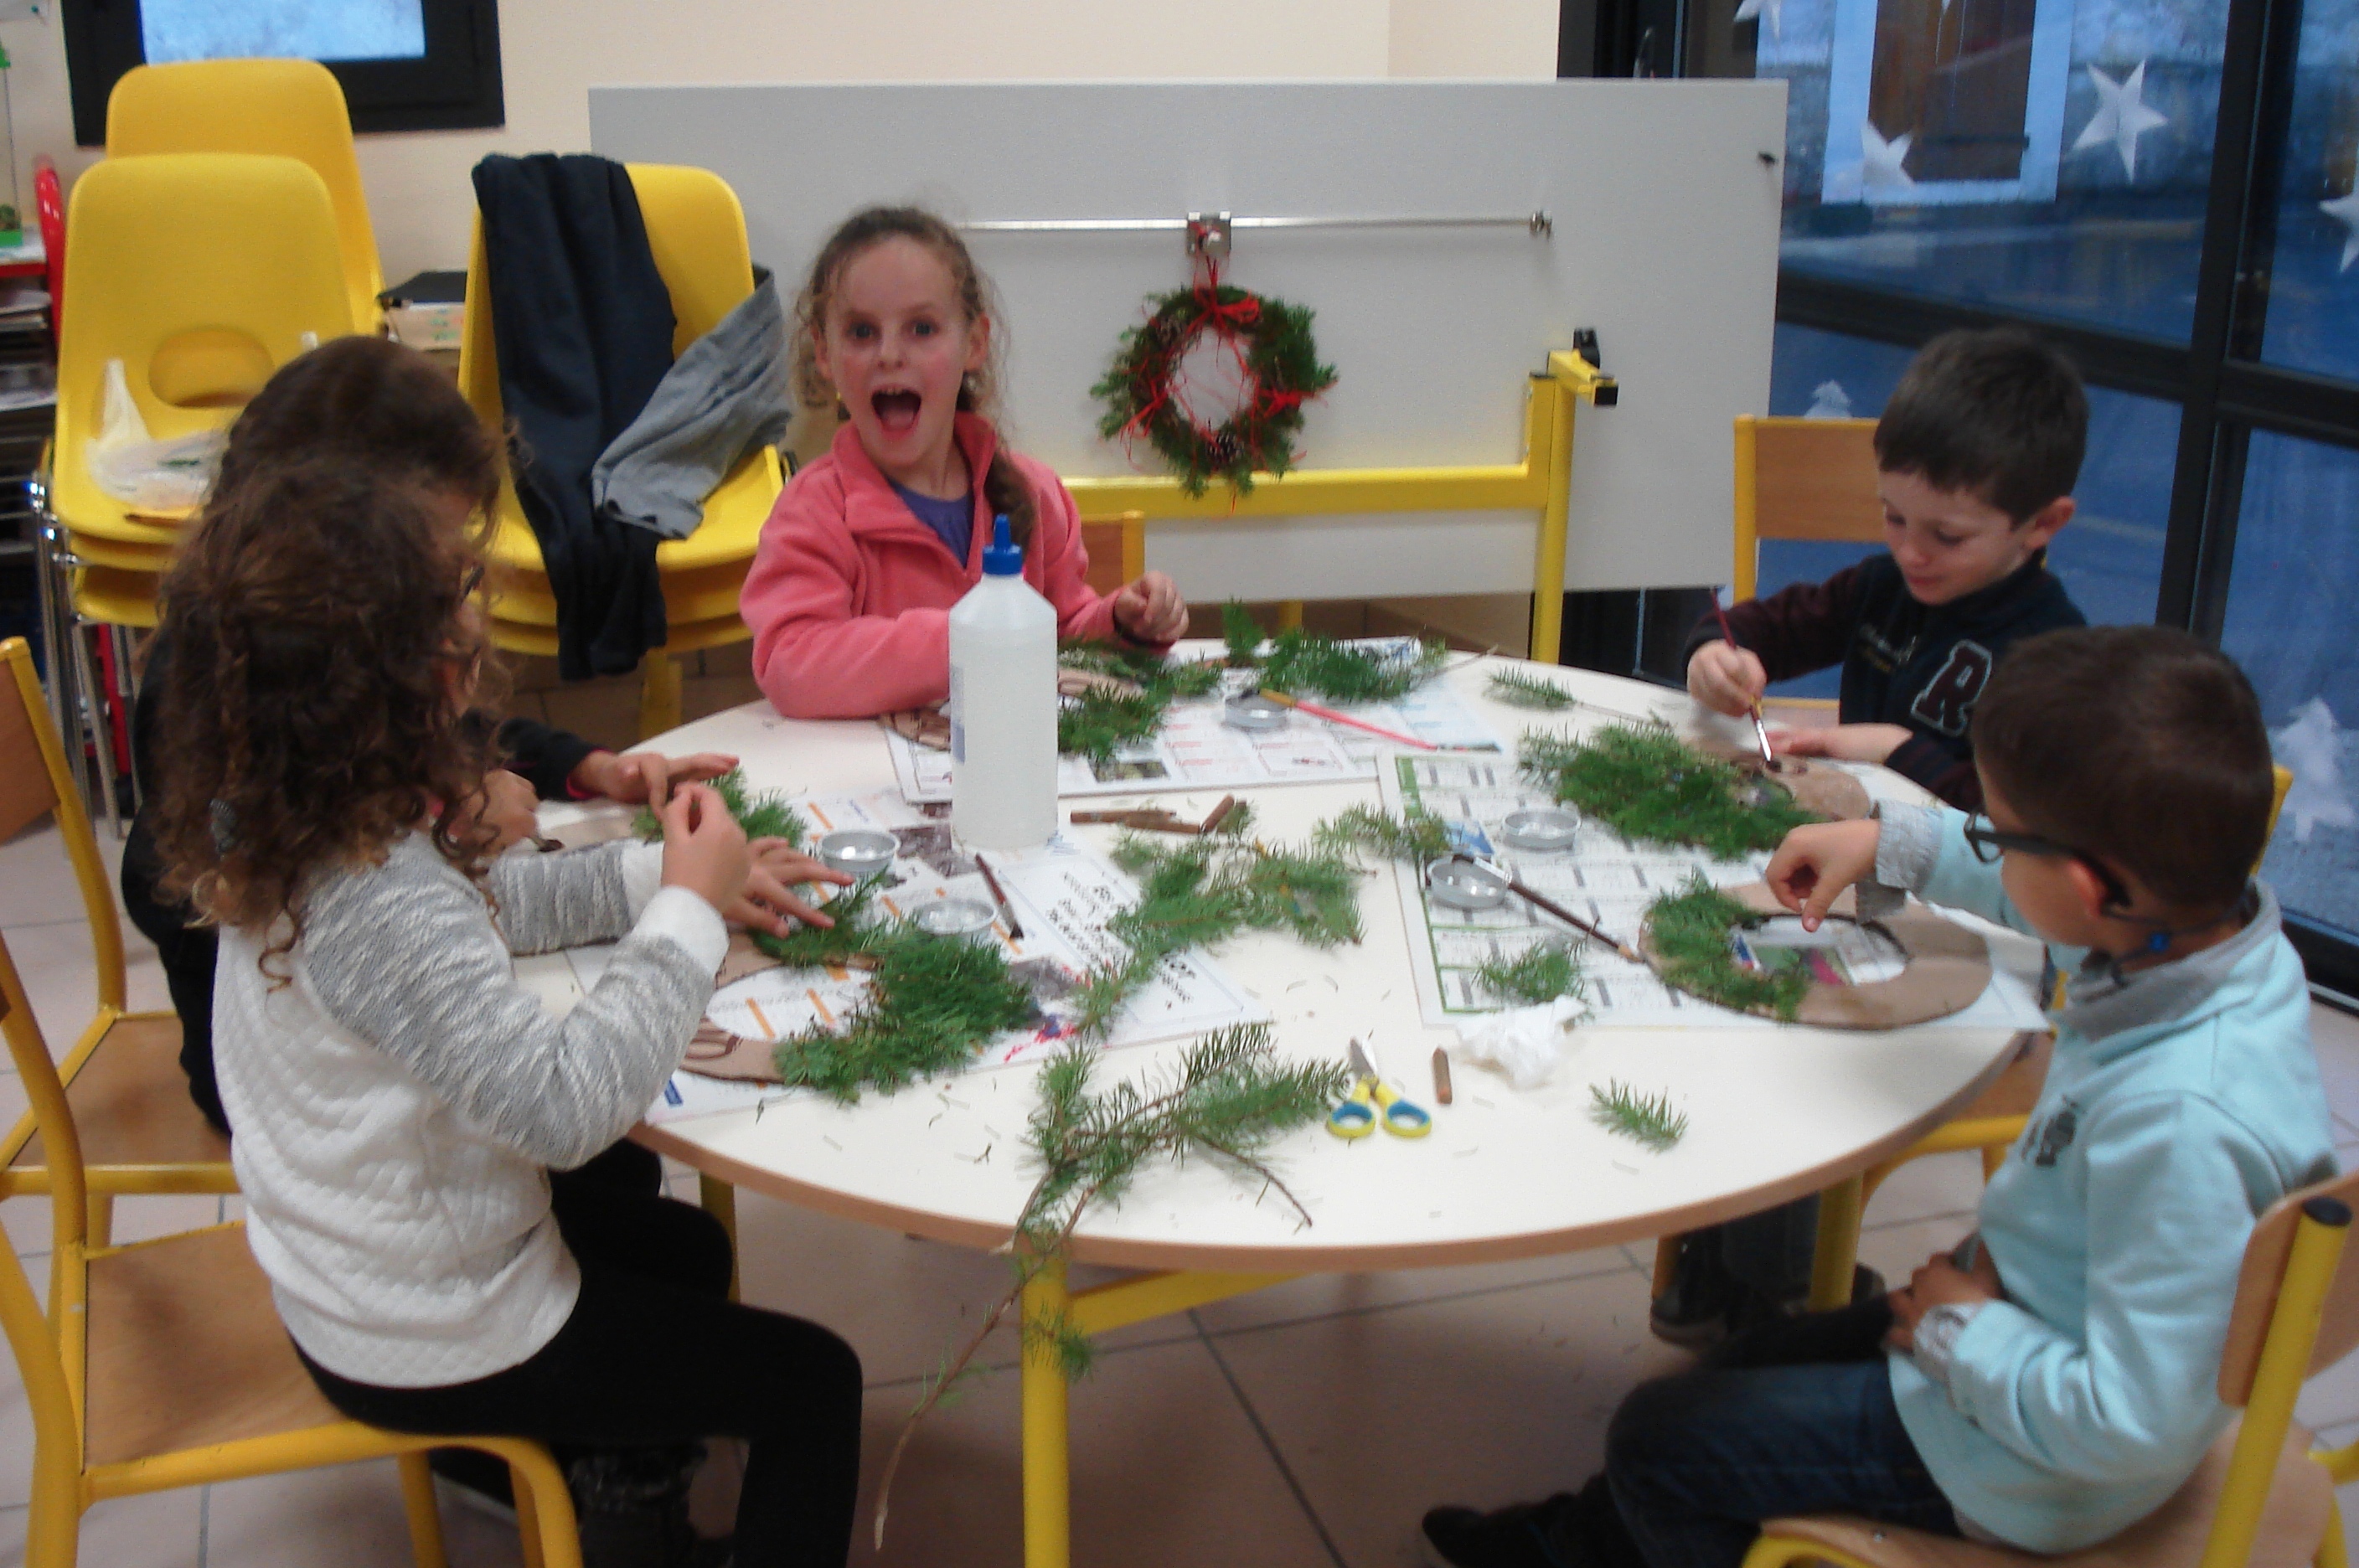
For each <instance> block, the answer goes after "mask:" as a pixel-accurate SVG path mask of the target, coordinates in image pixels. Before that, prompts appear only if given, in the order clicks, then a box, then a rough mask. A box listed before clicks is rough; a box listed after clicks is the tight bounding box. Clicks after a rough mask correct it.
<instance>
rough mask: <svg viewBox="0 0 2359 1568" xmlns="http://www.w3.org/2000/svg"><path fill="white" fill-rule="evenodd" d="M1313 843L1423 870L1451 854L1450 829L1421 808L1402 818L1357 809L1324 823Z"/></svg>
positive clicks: (1370, 808)
mask: <svg viewBox="0 0 2359 1568" xmlns="http://www.w3.org/2000/svg"><path fill="white" fill-rule="evenodd" d="M1311 842H1312V843H1314V844H1318V845H1319V846H1320V847H1321V848H1322V849H1333V850H1341V851H1343V852H1345V853H1347V854H1364V855H1375V856H1376V857H1377V858H1379V859H1383V860H1402V861H1407V862H1408V863H1409V864H1411V865H1415V866H1422V865H1424V864H1425V863H1426V862H1427V861H1430V860H1436V859H1439V858H1440V857H1441V856H1442V855H1448V854H1449V853H1450V851H1451V843H1450V829H1449V827H1448V826H1447V825H1446V824H1445V823H1444V822H1442V820H1441V819H1440V817H1437V816H1435V815H1434V814H1433V813H1432V812H1431V811H1427V810H1425V809H1424V808H1423V807H1421V806H1411V807H1410V808H1409V809H1408V811H1404V812H1403V813H1402V814H1401V815H1399V816H1394V815H1393V814H1392V813H1391V812H1389V811H1385V810H1383V809H1382V808H1380V807H1375V806H1353V808H1351V809H1350V810H1349V811H1344V812H1343V813H1342V814H1340V815H1338V816H1335V817H1333V818H1331V819H1329V820H1328V821H1327V822H1321V824H1320V825H1319V827H1318V829H1317V831H1316V832H1315V833H1313V834H1312V836H1311Z"/></svg>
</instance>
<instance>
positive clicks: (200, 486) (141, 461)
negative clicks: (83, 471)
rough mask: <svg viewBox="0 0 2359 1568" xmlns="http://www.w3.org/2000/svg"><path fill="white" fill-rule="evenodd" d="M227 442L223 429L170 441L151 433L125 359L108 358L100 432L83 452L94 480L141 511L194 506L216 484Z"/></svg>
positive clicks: (167, 510) (99, 425) (107, 492)
mask: <svg viewBox="0 0 2359 1568" xmlns="http://www.w3.org/2000/svg"><path fill="white" fill-rule="evenodd" d="M228 444H229V432H228V431H227V430H199V431H197V432H196V433H194V434H193V435H185V436H175V437H173V438H172V439H171V440H169V441H157V440H155V439H154V438H152V437H150V436H149V435H148V433H147V420H146V419H142V418H140V416H139V405H138V404H136V403H135V402H133V401H132V400H131V387H130V384H129V383H128V382H127V381H125V378H124V374H123V362H122V361H121V360H119V359H110V360H108V361H107V362H106V401H105V404H104V406H103V408H101V410H100V413H99V420H98V434H97V435H96V436H95V437H93V438H92V440H91V441H90V444H89V445H88V446H86V447H85V448H83V453H82V455H83V461H84V462H85V463H87V464H88V465H89V468H90V476H91V479H92V481H93V482H94V483H95V484H96V485H98V487H99V488H100V489H101V490H103V491H104V492H105V493H106V494H107V495H109V496H111V497H113V498H114V499H115V500H117V501H120V502H122V503H123V504H124V505H125V506H128V507H130V508H131V509H132V510H133V511H137V512H163V513H177V512H187V511H190V510H193V509H194V508H195V507H196V506H199V505H201V503H202V502H203V500H204V498H205V492H206V491H208V490H210V489H212V483H213V475H214V474H216V473H217V472H219V470H220V468H221V458H222V449H223V448H224V447H225V446H227V445H228Z"/></svg>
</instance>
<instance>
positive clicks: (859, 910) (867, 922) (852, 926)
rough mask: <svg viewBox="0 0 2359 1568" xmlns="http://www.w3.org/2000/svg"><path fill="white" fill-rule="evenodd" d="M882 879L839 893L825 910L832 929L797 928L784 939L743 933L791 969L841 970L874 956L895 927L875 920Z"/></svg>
mask: <svg viewBox="0 0 2359 1568" xmlns="http://www.w3.org/2000/svg"><path fill="white" fill-rule="evenodd" d="M884 886H885V880H884V878H883V877H867V878H865V879H864V880H863V881H861V882H859V883H857V884H855V885H853V887H849V888H846V889H845V890H844V891H843V892H841V893H838V894H837V895H836V896H835V897H834V898H831V899H829V900H828V902H827V904H826V906H825V908H826V909H827V912H828V915H829V918H831V919H832V920H834V921H835V924H833V925H832V926H808V925H798V926H797V927H796V928H795V929H794V930H793V931H788V933H787V934H786V935H785V936H773V935H771V934H770V933H769V932H768V931H749V932H747V933H746V934H747V935H748V936H750V937H751V938H752V939H753V942H754V945H755V946H756V947H757V948H760V949H761V950H762V951H763V952H764V953H768V954H769V955H770V956H771V957H772V958H775V959H777V961H778V962H779V963H781V964H786V965H788V967H789V968H794V969H827V968H840V967H842V966H843V964H846V963H848V962H850V961H851V960H852V959H853V958H855V957H857V956H860V955H862V954H865V953H874V952H875V950H876V949H877V948H878V947H879V946H881V945H883V943H884V942H885V941H886V938H887V937H889V936H890V935H891V934H892V932H893V931H894V929H895V927H894V923H893V922H892V921H890V920H878V919H877V918H876V913H875V903H876V898H877V895H878V893H879V892H880V891H881V890H882V889H883V887H884Z"/></svg>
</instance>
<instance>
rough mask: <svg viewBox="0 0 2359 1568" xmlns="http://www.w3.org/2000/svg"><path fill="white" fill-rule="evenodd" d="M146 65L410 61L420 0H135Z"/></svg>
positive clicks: (421, 25)
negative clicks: (330, 2) (327, 1)
mask: <svg viewBox="0 0 2359 1568" xmlns="http://www.w3.org/2000/svg"><path fill="white" fill-rule="evenodd" d="M139 30H140V36H141V42H142V44H143V45H144V47H145V49H146V51H147V60H148V61H149V63H151V64H157V65H160V64H162V63H164V62H165V61H167V60H250V59H255V58H263V57H271V58H280V59H288V58H291V59H296V60H417V59H419V58H421V57H422V56H423V55H424V54H425V53H426V12H425V5H424V0H336V3H335V4H333V5H321V4H320V3H319V0H139Z"/></svg>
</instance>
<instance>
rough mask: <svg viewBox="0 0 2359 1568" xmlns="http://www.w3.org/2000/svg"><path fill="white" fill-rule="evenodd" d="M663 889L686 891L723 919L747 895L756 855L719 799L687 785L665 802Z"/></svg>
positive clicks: (699, 787)
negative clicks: (740, 895)
mask: <svg viewBox="0 0 2359 1568" xmlns="http://www.w3.org/2000/svg"><path fill="white" fill-rule="evenodd" d="M659 814H660V815H661V817H662V818H663V828H664V845H663V885H664V886H665V887H685V888H687V889H688V890H689V891H690V892H691V893H694V894H695V895H696V896H697V897H699V898H702V899H703V900H704V901H705V902H706V903H708V904H710V905H712V907H713V908H714V909H717V910H720V911H721V912H722V913H723V914H724V915H725V914H726V913H727V912H728V911H729V910H730V909H731V908H732V907H733V906H734V905H735V904H736V902H737V901H738V895H739V894H741V893H743V892H744V891H745V884H746V881H747V879H748V878H749V877H751V876H752V875H753V871H754V852H753V850H752V848H751V847H750V846H748V845H747V844H746V843H745V829H744V828H741V827H739V826H738V825H737V819H736V818H734V817H733V816H731V815H730V814H729V808H728V807H727V806H726V805H725V804H723V801H722V799H721V796H720V794H719V793H718V792H717V791H715V790H714V789H712V788H710V787H709V786H707V785H703V784H690V785H685V786H683V787H682V788H681V789H678V790H676V791H674V793H673V795H672V798H671V799H670V800H667V801H665V802H664V807H663V810H662V811H661V812H660V813H659Z"/></svg>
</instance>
